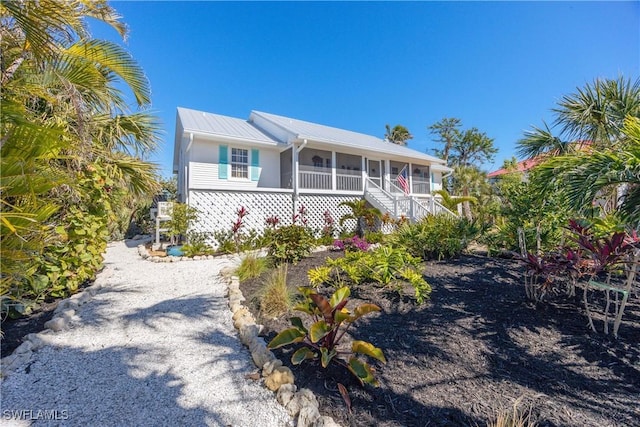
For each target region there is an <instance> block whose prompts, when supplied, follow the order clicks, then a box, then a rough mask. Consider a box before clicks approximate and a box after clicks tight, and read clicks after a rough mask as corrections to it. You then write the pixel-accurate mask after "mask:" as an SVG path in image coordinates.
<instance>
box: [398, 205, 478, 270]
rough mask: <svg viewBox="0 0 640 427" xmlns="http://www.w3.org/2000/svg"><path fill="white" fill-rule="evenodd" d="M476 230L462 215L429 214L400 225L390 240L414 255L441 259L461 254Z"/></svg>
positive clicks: (474, 235) (476, 233)
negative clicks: (457, 216) (459, 216)
mask: <svg viewBox="0 0 640 427" xmlns="http://www.w3.org/2000/svg"><path fill="white" fill-rule="evenodd" d="M478 232H479V229H478V227H477V226H476V225H475V224H474V223H472V222H470V221H468V220H466V219H464V218H455V217H452V216H451V215H447V214H440V215H429V216H427V217H425V218H423V219H421V220H420V221H419V222H417V223H414V224H404V225H402V226H401V227H399V228H398V229H397V230H396V231H395V232H394V233H393V234H392V235H391V236H390V237H389V242H390V244H391V245H392V246H393V247H394V248H405V249H406V250H407V251H408V252H409V253H410V254H411V255H413V256H414V257H419V258H422V259H425V260H427V259H438V260H441V259H443V258H451V257H455V256H458V255H460V254H461V253H462V251H463V250H465V249H466V248H467V245H468V244H469V242H471V241H472V240H473V239H475V238H476V236H477V235H478Z"/></svg>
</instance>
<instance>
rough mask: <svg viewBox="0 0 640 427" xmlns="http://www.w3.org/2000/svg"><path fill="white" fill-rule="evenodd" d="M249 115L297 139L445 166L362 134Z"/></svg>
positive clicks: (282, 118)
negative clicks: (268, 122) (281, 129)
mask: <svg viewBox="0 0 640 427" xmlns="http://www.w3.org/2000/svg"><path fill="white" fill-rule="evenodd" d="M251 115H252V116H253V115H257V116H260V117H262V118H264V119H266V120H268V121H270V122H271V123H274V124H276V125H277V126H279V127H281V128H283V129H284V130H286V131H288V132H290V133H292V134H293V135H295V137H296V138H298V139H307V140H312V141H318V142H328V143H332V144H337V145H342V146H347V147H351V148H358V149H364V150H369V151H376V152H380V153H385V154H392V155H396V156H400V157H411V158H414V159H420V160H427V161H429V162H432V163H440V164H443V165H444V164H445V161H444V160H442V159H439V158H437V157H434V156H430V155H429V154H426V153H421V152H420V151H416V150H413V149H411V148H408V147H404V146H402V145H398V144H393V143H391V142H387V141H385V140H383V139H380V138H376V137H375V136H371V135H367V134H364V133H358V132H352V131H349V130H345V129H339V128H334V127H330V126H324V125H320V124H316V123H311V122H305V121H303V120H297V119H292V118H289V117H284V116H278V115H275V114H270V113H264V112H261V111H252V112H251Z"/></svg>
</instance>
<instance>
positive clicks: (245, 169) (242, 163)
mask: <svg viewBox="0 0 640 427" xmlns="http://www.w3.org/2000/svg"><path fill="white" fill-rule="evenodd" d="M231 177H232V178H245V179H249V150H243V149H242V148H232V149H231Z"/></svg>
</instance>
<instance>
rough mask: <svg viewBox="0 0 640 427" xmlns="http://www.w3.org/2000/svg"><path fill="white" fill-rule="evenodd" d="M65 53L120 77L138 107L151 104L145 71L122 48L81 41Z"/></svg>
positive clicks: (92, 41) (98, 42) (108, 43)
mask: <svg viewBox="0 0 640 427" xmlns="http://www.w3.org/2000/svg"><path fill="white" fill-rule="evenodd" d="M65 53H66V54H67V55H69V56H72V57H73V56H76V57H78V58H81V59H83V60H87V61H90V62H92V63H94V64H96V65H97V66H99V67H102V68H103V70H105V71H108V72H112V73H115V74H116V75H118V76H119V77H120V78H121V79H122V80H123V82H124V83H125V84H127V86H129V88H130V89H131V91H132V92H133V95H134V96H135V98H136V102H137V103H138V106H147V105H149V104H150V103H151V90H150V88H149V81H148V80H147V77H146V76H145V74H144V71H143V70H142V68H141V67H140V66H139V65H138V63H137V62H136V61H135V60H134V59H133V57H132V56H131V54H129V52H127V51H126V50H124V49H123V48H122V47H121V46H119V45H117V44H115V43H112V42H110V41H106V40H81V41H79V42H78V43H75V44H74V45H72V46H70V47H69V48H68V49H66V50H65Z"/></svg>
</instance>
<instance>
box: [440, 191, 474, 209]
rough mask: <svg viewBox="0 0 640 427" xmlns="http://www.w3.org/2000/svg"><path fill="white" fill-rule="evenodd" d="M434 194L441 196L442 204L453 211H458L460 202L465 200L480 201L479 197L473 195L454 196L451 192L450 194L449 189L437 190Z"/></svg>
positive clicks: (470, 201)
mask: <svg viewBox="0 0 640 427" xmlns="http://www.w3.org/2000/svg"><path fill="white" fill-rule="evenodd" d="M433 194H437V195H438V196H440V197H441V198H442V199H441V202H440V203H442V206H444V207H445V208H447V209H449V210H450V211H451V212H458V205H459V204H460V203H464V202H469V203H473V204H475V203H477V202H478V198H477V197H473V196H457V197H455V196H452V195H451V194H449V192H448V191H447V190H444V189H442V190H436V191H434V192H433Z"/></svg>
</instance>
